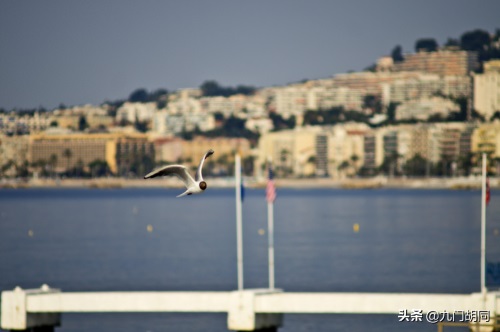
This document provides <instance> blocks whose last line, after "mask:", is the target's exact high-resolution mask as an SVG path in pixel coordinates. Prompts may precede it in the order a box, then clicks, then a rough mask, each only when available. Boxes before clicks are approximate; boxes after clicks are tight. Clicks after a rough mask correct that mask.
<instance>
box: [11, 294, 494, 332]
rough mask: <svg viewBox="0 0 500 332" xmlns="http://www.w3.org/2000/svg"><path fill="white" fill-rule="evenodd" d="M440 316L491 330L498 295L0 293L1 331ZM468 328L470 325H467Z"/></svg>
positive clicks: (246, 326)
mask: <svg viewBox="0 0 500 332" xmlns="http://www.w3.org/2000/svg"><path fill="white" fill-rule="evenodd" d="M413 309H419V310H422V312H423V314H425V313H428V312H430V311H434V312H439V313H444V312H448V313H451V312H456V311H464V312H465V311H476V312H478V311H483V312H484V311H487V312H489V315H490V322H483V321H481V322H480V323H481V324H482V327H481V329H480V330H481V331H485V332H486V331H494V322H496V320H497V317H498V316H500V292H487V293H472V294H417V293H300V292H283V291H282V290H279V289H245V290H239V291H238V290H237V291H227V292H224V291H218V292H211V291H202V292H200V291H193V292H190V291H187V292H183V291H175V292H155V291H151V292H140V291H134V292H61V291H60V290H58V289H53V288H50V287H48V286H47V285H43V286H42V287H41V288H39V289H30V290H23V289H21V288H19V287H16V289H14V290H12V291H3V292H2V298H1V328H2V329H5V330H13V331H44V332H45V331H53V329H54V327H55V326H59V325H60V324H61V314H63V313H103V312H107V313H114V312H116V313H118V312H170V313H173V312H177V313H184V312H191V313H196V312H197V313H216V312H217V313H227V315H228V316H227V317H228V318H227V326H228V329H229V330H234V331H258V330H277V328H278V327H280V326H281V325H282V324H283V314H287V313H293V314H301V313H304V314H306V313H307V314H393V315H395V317H394V319H398V314H399V313H400V312H401V310H409V311H411V310H413ZM473 325H474V324H473V323H471V326H473Z"/></svg>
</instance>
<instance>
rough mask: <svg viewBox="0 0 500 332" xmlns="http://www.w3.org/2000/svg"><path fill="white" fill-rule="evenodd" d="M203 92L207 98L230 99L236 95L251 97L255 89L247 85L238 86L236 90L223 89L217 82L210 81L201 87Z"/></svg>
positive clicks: (230, 88)
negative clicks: (219, 97) (220, 97)
mask: <svg viewBox="0 0 500 332" xmlns="http://www.w3.org/2000/svg"><path fill="white" fill-rule="evenodd" d="M200 89H201V92H202V94H203V96H205V97H215V96H222V97H229V96H232V95H235V94H243V95H251V94H253V93H254V92H255V90H256V89H255V88H254V87H252V86H247V85H238V86H237V87H236V88H232V87H223V86H221V85H219V83H217V81H214V80H209V81H205V82H203V84H202V85H201V86H200Z"/></svg>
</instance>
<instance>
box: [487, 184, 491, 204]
mask: <svg viewBox="0 0 500 332" xmlns="http://www.w3.org/2000/svg"><path fill="white" fill-rule="evenodd" d="M490 198H491V192H490V179H489V178H486V205H488V204H489V203H490Z"/></svg>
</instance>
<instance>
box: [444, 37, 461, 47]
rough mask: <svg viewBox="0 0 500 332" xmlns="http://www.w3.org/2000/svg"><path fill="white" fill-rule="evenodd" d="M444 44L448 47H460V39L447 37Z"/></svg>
mask: <svg viewBox="0 0 500 332" xmlns="http://www.w3.org/2000/svg"><path fill="white" fill-rule="evenodd" d="M444 46H447V47H450V46H457V47H460V41H459V40H458V39H455V38H448V40H446V43H444Z"/></svg>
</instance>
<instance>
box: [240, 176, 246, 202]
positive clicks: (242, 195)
mask: <svg viewBox="0 0 500 332" xmlns="http://www.w3.org/2000/svg"><path fill="white" fill-rule="evenodd" d="M240 194H241V201H242V202H243V201H244V200H245V186H244V185H243V177H241V184H240Z"/></svg>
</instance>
